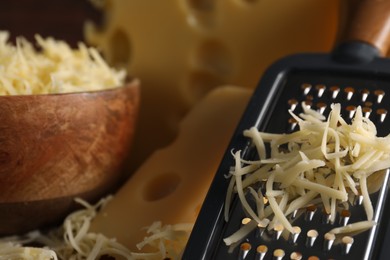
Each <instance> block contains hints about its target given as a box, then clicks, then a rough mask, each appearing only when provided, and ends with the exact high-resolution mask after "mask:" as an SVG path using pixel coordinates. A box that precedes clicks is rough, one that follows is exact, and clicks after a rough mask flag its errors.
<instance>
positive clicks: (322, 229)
mask: <svg viewBox="0 0 390 260" xmlns="http://www.w3.org/2000/svg"><path fill="white" fill-rule="evenodd" d="M275 78H277V80H276V81H275V83H274V84H272V86H269V88H264V89H263V91H261V90H259V89H258V90H257V91H256V93H255V95H254V98H253V99H252V100H251V102H250V104H249V106H248V111H251V110H253V109H254V108H253V107H255V106H261V107H262V108H261V109H257V111H260V112H259V113H258V114H256V116H253V115H252V116H247V117H245V115H244V118H243V121H244V123H241V124H240V125H241V128H240V126H239V128H238V130H237V134H236V136H235V137H233V140H232V143H231V145H230V146H229V148H234V149H237V150H238V149H241V150H243V151H244V153H243V154H244V156H243V157H244V159H248V160H254V159H256V158H254V157H253V156H254V154H255V153H254V150H255V148H253V146H251V145H250V143H248V141H247V142H244V141H243V140H242V138H241V137H237V135H240V134H241V135H242V130H243V129H247V128H248V126H256V127H257V128H258V129H259V131H264V132H269V133H288V132H292V131H295V130H297V126H296V125H295V123H294V121H293V120H291V115H290V114H289V113H288V110H289V109H292V108H294V107H295V108H294V113H295V114H299V113H300V111H301V106H300V103H301V102H306V104H308V105H310V106H311V108H312V109H318V110H319V111H321V112H322V113H323V114H324V115H328V114H329V111H330V105H331V104H332V103H340V104H341V106H342V117H343V118H344V119H345V120H346V121H347V122H348V123H349V122H350V119H351V118H352V117H353V111H354V109H356V107H357V106H361V107H362V108H363V112H364V113H365V116H367V117H369V118H370V119H371V121H373V123H375V125H376V127H377V130H378V135H379V136H385V135H387V134H389V132H390V117H388V116H387V111H390V95H389V93H386V88H387V86H388V85H389V82H390V80H389V78H388V77H387V76H386V75H385V74H383V75H382V76H381V75H380V74H378V75H375V77H367V74H364V73H362V74H360V73H354V72H352V73H344V72H343V73H338V72H337V71H328V72H324V71H323V70H302V71H301V70H294V71H289V72H288V73H285V74H283V76H281V77H275ZM263 81H265V82H266V81H267V79H264V80H263ZM263 84H264V82H263ZM260 85H261V84H260ZM268 85H270V84H268ZM336 94H337V95H336ZM255 110H256V109H255ZM246 114H247V113H246ZM242 125H244V126H242ZM242 127H244V128H242ZM233 165H234V159H233V158H232V157H231V158H230V165H229V164H227V163H226V158H225V159H224V161H223V162H222V164H221V167H220V169H219V172H218V174H222V173H221V172H220V171H221V169H222V170H223V171H225V172H224V174H226V173H227V171H228V170H229V167H231V166H233ZM388 180H389V172H388V171H386V172H385V174H384V175H383V186H382V188H381V189H380V190H379V191H378V192H376V193H373V194H371V195H370V198H371V201H372V203H373V207H374V211H375V215H374V220H375V221H376V222H377V225H376V226H374V227H373V228H371V229H370V230H369V231H365V232H362V233H359V234H357V235H354V236H353V237H349V236H345V237H343V238H342V241H336V242H334V241H333V240H332V238H331V237H329V236H331V235H329V234H326V233H327V232H328V231H329V230H331V229H332V228H334V227H340V226H343V225H346V224H351V223H355V222H358V221H362V220H366V214H365V211H364V208H363V206H362V205H361V198H359V197H361V196H356V198H354V200H353V201H354V203H353V204H354V205H350V207H349V210H342V209H340V210H338V212H337V216H336V220H335V222H334V223H329V222H326V219H327V218H326V217H327V215H326V214H324V213H323V211H322V208H321V207H317V208H316V207H308V208H306V209H302V210H300V211H299V212H298V214H297V217H296V218H295V219H294V221H293V226H297V227H299V229H300V233H299V235H298V236H297V237H296V238H295V239H296V240H295V241H294V242H292V239H293V238H292V237H291V236H289V237H288V238H285V237H283V236H282V235H280V232H278V230H277V227H275V228H274V229H273V230H271V231H268V230H267V229H264V230H263V229H258V228H256V229H255V230H254V231H252V232H251V233H249V235H248V236H246V238H245V239H244V240H242V241H240V243H238V244H236V245H234V247H232V246H231V247H228V246H226V245H225V243H224V242H223V238H226V237H228V236H229V235H231V234H233V233H234V232H235V231H237V230H238V229H239V228H240V227H241V225H243V222H242V221H243V220H245V219H246V218H247V215H246V214H245V212H244V210H243V209H242V206H241V204H240V202H239V200H238V198H235V200H234V201H233V203H232V206H231V215H230V219H229V222H228V223H226V222H225V223H221V222H222V220H221V218H219V220H218V221H217V222H216V223H212V224H215V226H213V225H211V227H212V234H211V236H210V240H209V241H208V242H207V243H208V244H207V248H206V249H204V248H203V250H205V251H204V252H203V257H204V259H206V258H207V259H210V258H211V259H346V260H347V259H354V260H357V259H379V258H378V255H379V251H380V250H381V246H382V245H381V241H382V239H383V237H384V235H385V234H384V233H385V230H386V228H387V221H383V220H385V219H387V218H388V216H389V213H388V212H387V211H386V207H384V205H385V203H386V195H387V191H388ZM214 182H216V181H214ZM215 191H216V190H215V186H214V190H213V186H212V189H211V191H210V192H211V193H213V192H215ZM248 200H249V201H250V200H251V198H249V196H248ZM208 203H210V200H209V201H206V203H205V204H206V205H204V207H205V208H206V209H204V211H207V206H209V205H207V204H208ZM252 203H254V201H253V199H252ZM308 206H309V205H308ZM199 222H203V223H204V222H205V221H202V217H201V220H200V221H199ZM209 222H212V217H211V218H210V221H209ZM223 222H224V221H223ZM196 227H197V226H196ZM199 228H200V227H199V224H198V229H199ZM204 228H206V227H204ZM207 228H209V227H207ZM192 242H193V241H192ZM189 244H190V245H192V243H191V239H190V243H189ZM329 244H331V245H329ZM326 247H328V249H326ZM188 251H191V250H190V249H189V250H188ZM188 254H191V252H187V255H188ZM184 258H186V259H187V257H186V254H185V255H184ZM188 259H195V258H191V257H188Z"/></svg>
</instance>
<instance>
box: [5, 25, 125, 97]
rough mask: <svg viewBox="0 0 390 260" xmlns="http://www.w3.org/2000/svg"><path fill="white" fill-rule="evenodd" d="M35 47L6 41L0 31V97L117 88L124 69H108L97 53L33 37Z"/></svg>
mask: <svg viewBox="0 0 390 260" xmlns="http://www.w3.org/2000/svg"><path fill="white" fill-rule="evenodd" d="M35 40H36V46H34V45H33V43H31V42H29V41H27V40H26V39H24V38H22V37H19V38H17V39H16V44H15V45H14V44H11V43H10V42H9V33H8V32H5V31H0V95H30V94H52V93H71V92H82V91H94V90H102V89H109V88H114V87H120V86H122V85H123V84H124V81H125V78H126V71H125V70H116V69H113V68H110V67H109V66H108V65H107V63H106V62H105V61H104V59H103V58H102V57H101V55H100V54H99V52H98V51H97V50H96V49H95V48H92V47H87V46H86V45H85V44H83V43H79V45H78V49H72V48H71V47H70V46H69V45H68V44H67V43H66V42H64V41H59V40H55V39H53V38H50V37H49V38H46V39H44V38H42V37H41V36H39V35H36V36H35Z"/></svg>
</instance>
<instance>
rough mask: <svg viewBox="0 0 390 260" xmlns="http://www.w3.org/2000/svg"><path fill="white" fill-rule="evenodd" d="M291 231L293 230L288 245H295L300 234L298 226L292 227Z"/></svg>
mask: <svg viewBox="0 0 390 260" xmlns="http://www.w3.org/2000/svg"><path fill="white" fill-rule="evenodd" d="M292 229H293V232H291V233H290V237H289V241H290V243H292V244H295V243H296V242H297V239H298V237H299V234H301V231H302V230H301V228H300V227H298V226H293V227H292Z"/></svg>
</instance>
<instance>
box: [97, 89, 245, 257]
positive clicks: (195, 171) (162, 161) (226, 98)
mask: <svg viewBox="0 0 390 260" xmlns="http://www.w3.org/2000/svg"><path fill="white" fill-rule="evenodd" d="M250 93H251V92H250V91H249V90H246V89H243V88H239V87H232V86H225V87H223V88H219V89H216V90H214V91H212V92H210V93H209V94H208V95H207V96H206V97H205V98H204V99H202V100H201V101H200V102H199V104H197V105H196V106H194V108H193V109H192V110H191V111H190V112H189V113H188V115H187V116H186V117H185V118H184V119H183V121H182V122H181V124H180V131H179V134H178V136H177V138H176V139H175V141H174V142H173V143H172V144H171V145H169V146H167V147H165V148H164V149H161V150H157V151H156V152H154V153H153V154H152V155H151V156H150V157H149V158H148V159H147V160H146V161H145V162H144V163H143V164H142V165H141V167H140V168H139V169H138V170H137V171H136V172H135V173H134V174H133V175H132V176H131V177H130V178H129V180H128V181H127V182H126V183H125V185H123V186H122V187H121V189H120V190H119V191H118V192H117V193H116V194H115V196H114V198H113V200H112V201H110V202H109V203H108V204H107V206H106V207H104V208H103V209H102V211H100V212H99V214H98V215H97V217H96V218H95V219H94V220H93V222H92V226H91V232H99V233H102V234H104V235H105V236H107V237H110V238H116V239H117V240H118V241H119V242H120V243H122V244H124V245H125V246H127V247H129V249H131V250H132V251H137V248H136V247H135V245H136V244H137V243H139V242H141V241H142V240H143V238H144V237H145V236H146V233H145V229H144V228H145V227H147V226H150V225H151V224H152V223H153V222H155V221H161V222H162V223H163V224H164V225H168V224H178V223H194V222H195V219H196V217H197V215H198V212H199V210H200V207H201V204H202V202H203V200H204V198H205V196H206V193H207V191H208V188H209V185H210V184H211V181H212V179H213V177H214V174H215V172H216V170H217V168H218V166H219V163H220V161H221V159H222V156H223V154H224V152H225V150H226V148H227V146H228V143H229V141H230V139H231V137H232V135H233V132H234V130H235V128H236V126H237V124H238V121H239V119H240V117H241V115H242V113H243V111H244V108H245V107H246V104H247V102H248V100H249V97H250ZM154 134H159V133H158V129H155V133H154Z"/></svg>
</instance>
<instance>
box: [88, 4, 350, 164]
mask: <svg viewBox="0 0 390 260" xmlns="http://www.w3.org/2000/svg"><path fill="white" fill-rule="evenodd" d="M91 1H92V2H95V3H98V5H99V6H101V7H102V8H103V11H104V14H105V15H106V19H105V23H104V25H103V26H102V28H99V27H98V26H94V25H93V24H92V23H87V24H86V26H85V27H86V29H85V36H86V40H87V42H88V43H91V44H95V45H96V46H97V47H98V48H99V49H101V50H102V51H103V54H104V55H105V57H106V58H107V60H108V61H109V62H110V63H111V64H112V65H123V66H125V67H126V68H127V69H128V73H129V75H135V76H137V77H139V78H140V79H141V82H142V86H143V88H142V97H141V109H140V117H139V124H138V129H139V130H138V131H137V132H136V135H135V140H134V145H133V147H134V150H135V151H136V152H134V153H133V154H132V158H131V160H132V162H131V164H132V165H133V166H132V167H136V166H137V165H139V163H140V162H141V161H142V160H143V159H144V158H146V157H147V155H148V154H150V153H151V152H152V151H153V150H154V149H155V148H156V147H162V146H164V145H167V144H169V143H170V142H171V141H172V140H173V139H174V138H175V135H176V133H177V126H178V123H179V122H180V120H181V118H182V117H183V116H184V115H185V114H186V113H187V112H188V111H189V109H190V108H191V107H192V106H193V105H194V104H195V103H196V102H197V101H198V100H200V98H202V97H203V96H204V95H205V94H206V93H208V92H209V91H210V90H212V89H214V88H216V87H218V86H221V85H224V84H233V85H237V86H243V87H245V88H249V89H253V88H254V87H255V86H256V84H257V81H258V80H259V78H260V76H261V74H262V73H263V71H264V69H265V68H267V67H268V66H269V65H270V64H271V63H272V62H274V61H275V60H276V59H278V58H280V57H283V56H285V55H288V54H292V53H297V52H312V51H329V50H330V49H331V47H332V46H333V43H334V39H335V35H336V31H337V25H338V23H339V21H340V19H339V18H341V17H343V16H342V15H339V12H340V10H341V9H342V8H341V7H340V5H344V4H345V3H346V2H347V1H340V0H315V1H313V0H294V1H275V0H222V1H217V0H180V1H178V0H177V1H155V0H142V1H139V0H127V1H123V0H109V1H108V0H107V1H104V0H91ZM156 129H158V131H159V134H155V131H156Z"/></svg>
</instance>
